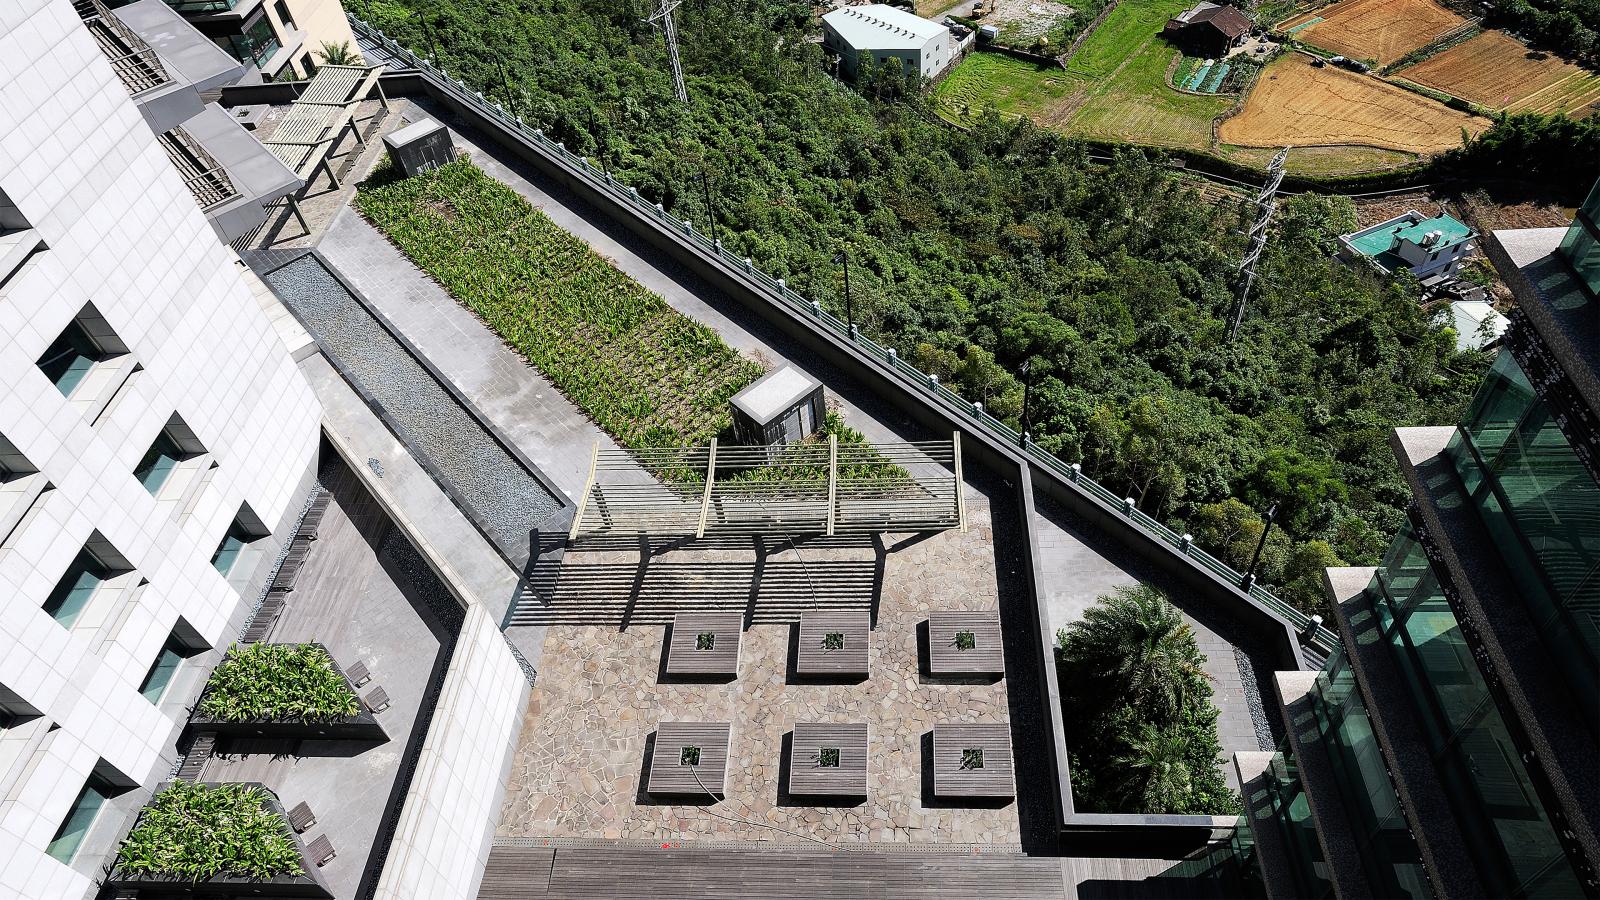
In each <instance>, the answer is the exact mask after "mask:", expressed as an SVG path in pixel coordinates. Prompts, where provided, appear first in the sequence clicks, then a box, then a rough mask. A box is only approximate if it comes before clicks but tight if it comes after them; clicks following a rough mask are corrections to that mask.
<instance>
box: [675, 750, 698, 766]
mask: <svg viewBox="0 0 1600 900" xmlns="http://www.w3.org/2000/svg"><path fill="white" fill-rule="evenodd" d="M678 765H680V766H698V765H700V748H699V747H684V748H683V749H682V750H680V751H678Z"/></svg>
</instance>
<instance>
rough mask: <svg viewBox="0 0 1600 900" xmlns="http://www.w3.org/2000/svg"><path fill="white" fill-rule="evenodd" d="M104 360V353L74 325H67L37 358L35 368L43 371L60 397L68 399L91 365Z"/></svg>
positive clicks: (81, 329)
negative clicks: (37, 363)
mask: <svg viewBox="0 0 1600 900" xmlns="http://www.w3.org/2000/svg"><path fill="white" fill-rule="evenodd" d="M102 359H105V354H104V353H103V352H101V350H100V348H99V347H98V346H97V345H96V344H95V342H94V340H93V339H91V338H90V337H89V333H88V332H86V331H84V330H83V326H82V325H79V324H78V323H77V322H71V323H68V325H67V329H66V330H65V331H63V332H61V336H60V337H58V338H56V341H55V343H53V344H51V345H50V346H49V347H48V348H46V349H45V351H44V355H43V356H41V357H39V369H40V371H42V372H44V374H45V377H47V378H49V379H50V381H51V382H53V383H54V384H55V386H56V389H57V390H59V391H60V392H61V395H62V396H64V397H71V396H72V392H73V390H74V389H76V388H77V386H78V385H79V383H81V382H82V381H83V376H85V375H87V374H89V370H90V369H92V368H94V364H95V363H97V362H99V361H100V360H102Z"/></svg>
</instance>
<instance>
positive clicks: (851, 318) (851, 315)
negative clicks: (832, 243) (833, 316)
mask: <svg viewBox="0 0 1600 900" xmlns="http://www.w3.org/2000/svg"><path fill="white" fill-rule="evenodd" d="M833 261H834V262H836V263H844V319H845V323H846V324H847V325H849V326H850V336H851V337H855V334H856V310H855V305H854V304H853V303H851V301H850V253H849V251H847V250H846V249H845V248H844V247H842V246H841V247H840V248H839V252H838V253H837V254H835V255H834V257H833Z"/></svg>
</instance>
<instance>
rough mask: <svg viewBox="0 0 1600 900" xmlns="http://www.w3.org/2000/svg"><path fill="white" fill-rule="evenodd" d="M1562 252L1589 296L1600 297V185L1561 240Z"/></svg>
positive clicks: (1596, 184)
mask: <svg viewBox="0 0 1600 900" xmlns="http://www.w3.org/2000/svg"><path fill="white" fill-rule="evenodd" d="M1560 253H1561V256H1562V258H1564V259H1565V260H1566V261H1567V263H1568V264H1569V265H1571V266H1572V270H1573V271H1574V272H1576V273H1577V275H1578V280H1579V281H1581V282H1583V284H1584V286H1585V287H1586V288H1588V290H1589V296H1591V297H1594V296H1600V182H1596V183H1595V186H1594V187H1593V188H1592V189H1590V191H1589V199H1587V200H1585V201H1583V206H1581V207H1579V208H1578V216H1577V218H1575V219H1573V220H1572V225H1570V226H1569V227H1568V228H1567V235H1566V237H1565V238H1563V239H1562V241H1561V250H1560Z"/></svg>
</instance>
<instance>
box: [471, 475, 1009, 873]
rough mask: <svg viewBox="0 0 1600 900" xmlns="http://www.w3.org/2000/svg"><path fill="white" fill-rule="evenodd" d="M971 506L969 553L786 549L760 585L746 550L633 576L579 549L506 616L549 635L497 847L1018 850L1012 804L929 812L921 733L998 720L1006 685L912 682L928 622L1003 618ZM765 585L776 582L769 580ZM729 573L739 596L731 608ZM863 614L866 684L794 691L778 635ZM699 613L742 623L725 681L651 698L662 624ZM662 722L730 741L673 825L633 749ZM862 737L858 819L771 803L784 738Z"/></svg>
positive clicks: (897, 538) (766, 560) (919, 540)
mask: <svg viewBox="0 0 1600 900" xmlns="http://www.w3.org/2000/svg"><path fill="white" fill-rule="evenodd" d="M967 492H968V511H969V512H968V514H969V519H970V523H971V524H970V527H969V530H968V531H967V532H966V533H964V534H963V533H961V532H959V531H948V532H942V533H938V534H934V535H931V536H926V535H882V536H881V543H880V542H877V541H866V540H863V541H861V542H858V544H859V545H857V546H850V545H849V544H850V542H837V543H842V544H845V545H844V546H826V547H816V546H812V545H811V544H810V543H807V542H801V543H800V544H799V546H798V548H797V549H793V548H791V547H789V546H788V545H787V544H783V545H782V546H781V547H778V548H771V547H769V548H768V550H767V552H766V553H765V554H764V555H763V557H762V559H761V563H760V565H759V566H756V565H755V559H756V554H755V551H754V550H742V549H739V548H726V547H722V548H718V549H672V550H667V551H665V552H661V553H659V554H658V555H653V556H652V557H651V558H650V559H649V560H648V561H647V563H646V564H645V565H643V566H641V564H640V563H641V554H640V553H639V552H637V551H633V550H616V549H608V550H604V551H598V552H585V551H584V550H583V549H582V544H581V542H580V545H579V547H578V548H577V549H575V550H573V551H569V552H568V553H567V555H566V558H565V560H564V561H563V562H562V563H561V564H560V565H561V568H560V571H559V572H558V573H555V574H556V577H555V578H551V579H548V583H547V584H546V585H545V586H544V588H543V589H539V590H535V591H532V592H530V594H529V595H528V596H526V597H524V599H523V601H522V603H521V604H520V608H519V610H518V615H519V616H522V617H528V616H533V617H537V616H540V615H544V616H547V617H548V621H549V623H550V624H549V627H548V631H547V633H546V636H545V642H544V648H543V655H542V660H543V662H542V665H541V666H540V672H539V679H538V682H537V684H536V686H535V687H534V690H533V694H532V696H531V698H530V699H529V704H528V712H527V717H526V720H525V722H524V725H523V732H522V738H521V743H520V745H519V747H518V749H517V753H516V756H515V759H514V760H513V763H512V771H511V777H510V782H509V789H508V794H507V798H506V803H505V807H504V811H503V814H502V817H501V823H500V828H499V834H500V836H502V837H563V838H611V839H649V840H660V841H667V840H675V839H683V838H700V839H716V840H778V841H790V842H792V841H796V840H802V839H804V838H806V837H809V838H815V839H819V840H823V841H830V842H841V843H848V842H859V841H881V842H901V843H909V842H948V843H983V844H1015V843H1017V842H1018V839H1019V824H1018V814H1017V809H1016V805H1015V804H1014V803H1007V804H1005V805H1003V806H998V807H996V806H990V807H981V806H979V807H974V806H970V805H969V806H953V805H951V806H946V805H944V804H941V803H936V802H935V801H934V800H933V798H932V797H930V796H925V795H924V786H923V785H924V778H923V767H924V761H923V744H924V735H926V734H928V733H929V732H930V731H931V730H932V728H933V726H934V725H935V724H937V723H945V722H955V723H966V722H994V723H1005V722H1007V721H1008V718H1009V716H1008V711H1007V698H1006V682H1005V680H1000V681H998V682H994V683H977V684H971V683H965V684H951V683H936V682H930V681H929V680H928V679H927V678H926V677H925V676H922V675H921V674H920V671H921V669H920V665H919V646H918V640H919V639H918V626H919V625H920V624H921V623H922V622H923V621H924V620H925V619H926V618H927V614H928V613H929V612H930V611H936V610H942V609H993V608H995V607H996V605H997V603H998V600H997V597H998V594H999V589H998V586H997V583H996V573H995V553H994V545H993V537H992V532H991V529H990V515H989V505H988V503H987V501H986V500H985V498H984V497H983V496H982V495H981V494H980V493H978V492H977V491H974V490H973V489H972V488H971V487H970V486H969V487H968V488H967ZM589 569H593V570H598V571H599V572H602V573H606V574H604V575H602V576H600V577H595V576H594V575H593V573H592V572H587V571H586V570H589ZM775 569H776V570H782V571H784V572H786V573H787V574H785V575H783V576H782V577H779V578H772V577H768V575H767V573H769V572H771V571H773V570H775ZM850 572H855V573H857V575H856V576H851V575H850V574H848V573H850ZM726 573H734V574H733V575H732V578H733V580H735V581H740V580H742V582H743V587H742V593H741V592H740V591H739V590H736V589H735V588H734V587H733V586H732V585H730V584H729V583H728V581H729V579H728V578H727V577H724V575H725V574H726ZM835 573H838V574H839V575H841V577H840V578H837V579H836V578H835V577H834V574H835ZM840 582H842V583H843V584H845V585H846V587H845V588H842V589H840V588H839V587H838V583H840ZM630 601H631V602H630ZM874 604H875V605H876V620H875V621H876V627H875V629H874V631H873V632H872V656H871V666H872V673H871V675H870V676H869V677H868V678H867V679H866V680H865V681H862V682H860V683H858V684H811V683H799V684H796V683H791V679H790V678H789V677H788V672H789V669H790V657H791V630H792V629H791V627H790V623H792V622H794V621H795V620H796V619H797V618H798V616H799V615H800V614H801V613H803V612H805V611H807V610H808V609H811V608H816V607H819V606H820V607H823V608H832V609H838V608H871V607H872V606H873V605H874ZM530 607H531V609H530ZM706 609H715V610H720V611H730V610H737V611H739V612H742V613H744V614H745V616H746V622H747V623H750V622H753V623H754V624H751V625H749V626H748V627H747V630H746V631H745V634H744V646H743V648H742V651H741V654H740V663H739V673H738V676H737V678H735V679H734V680H732V681H730V682H727V683H715V684H706V683H687V684H684V683H666V684H664V683H662V682H661V678H660V675H659V674H658V673H659V672H660V670H661V656H662V642H663V637H664V633H665V631H666V626H665V624H664V623H665V622H668V621H670V619H671V615H672V613H673V612H674V611H676V610H706ZM624 622H626V626H627V627H625V628H624V627H621V626H622V625H623V624H624ZM662 721H702V722H731V723H733V729H732V739H731V746H730V749H729V763H728V773H727V781H726V797H725V799H724V800H723V802H721V803H718V804H716V805H715V806H709V805H695V804H692V803H682V802H680V803H678V804H677V805H669V804H666V803H664V802H656V801H652V800H651V799H650V798H648V797H646V796H644V795H643V794H642V792H641V780H640V779H641V776H642V774H643V765H644V758H645V754H646V742H647V740H649V738H650V736H651V735H652V734H653V733H654V732H655V730H656V724H657V723H658V722H662ZM860 721H865V722H867V723H868V724H869V729H870V742H869V748H868V756H869V761H870V762H869V766H870V775H869V779H868V794H867V797H866V799H865V800H864V801H861V802H858V803H856V805H843V806H814V805H803V802H802V801H799V800H791V799H789V798H786V797H784V798H780V796H779V787H780V763H781V762H782V752H781V751H782V748H783V745H784V737H785V735H786V734H788V733H789V732H790V731H791V730H792V728H793V726H794V724H795V723H797V722H860ZM1024 789H1026V788H1025V787H1024ZM844 802H846V803H849V802H851V801H844ZM756 823H764V824H756ZM766 825H770V826H775V827H776V828H778V829H784V830H785V831H788V832H792V833H793V834H785V833H784V832H783V831H778V830H774V828H769V827H764V826H766Z"/></svg>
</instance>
